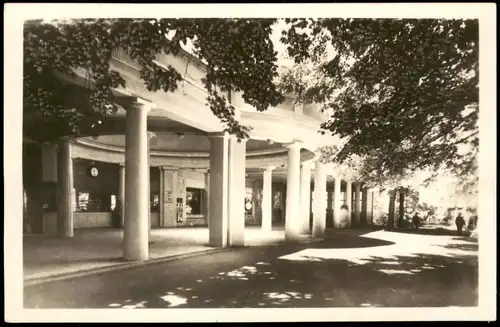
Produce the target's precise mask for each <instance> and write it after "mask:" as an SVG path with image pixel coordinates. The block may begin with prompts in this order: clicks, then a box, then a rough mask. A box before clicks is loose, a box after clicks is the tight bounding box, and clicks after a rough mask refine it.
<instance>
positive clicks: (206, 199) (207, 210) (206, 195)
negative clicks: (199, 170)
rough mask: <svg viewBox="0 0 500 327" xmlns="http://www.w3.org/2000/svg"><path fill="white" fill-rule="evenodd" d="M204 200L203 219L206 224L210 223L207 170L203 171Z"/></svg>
mask: <svg viewBox="0 0 500 327" xmlns="http://www.w3.org/2000/svg"><path fill="white" fill-rule="evenodd" d="M203 200H204V202H205V208H204V210H205V211H204V212H205V220H206V222H207V225H209V224H210V172H209V171H207V172H206V173H205V198H204V199H203Z"/></svg>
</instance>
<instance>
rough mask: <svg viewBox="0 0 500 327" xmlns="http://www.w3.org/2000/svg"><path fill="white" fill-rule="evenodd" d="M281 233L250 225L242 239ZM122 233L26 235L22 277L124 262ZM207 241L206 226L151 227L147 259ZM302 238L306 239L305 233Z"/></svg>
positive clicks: (277, 237)
mask: <svg viewBox="0 0 500 327" xmlns="http://www.w3.org/2000/svg"><path fill="white" fill-rule="evenodd" d="M284 235H285V234H284V230H283V229H282V228H276V229H274V230H273V231H270V232H262V231H261V229H260V228H258V227H249V228H246V230H245V243H246V244H247V245H250V246H254V245H266V244H267V245H271V244H279V243H282V242H283V241H284V237H285V236H284ZM122 237H123V232H122V230H119V229H108V228H99V229H77V230H75V236H74V237H73V238H70V239H61V238H56V237H48V236H41V235H25V236H24V238H23V264H24V280H25V282H31V281H36V280H39V279H46V278H49V277H52V276H55V275H63V274H71V273H76V272H79V271H82V270H93V269H102V268H107V267H112V266H120V265H125V264H127V263H126V262H125V261H124V260H123V253H122V247H121V240H122ZM207 241H208V229H207V228H164V229H153V230H152V232H151V244H150V251H149V252H150V259H153V260H154V259H160V258H165V257H171V256H176V255H183V254H190V253H197V252H205V251H210V250H214V248H212V247H209V246H208V245H207ZM304 241H308V237H307V236H305V237H304Z"/></svg>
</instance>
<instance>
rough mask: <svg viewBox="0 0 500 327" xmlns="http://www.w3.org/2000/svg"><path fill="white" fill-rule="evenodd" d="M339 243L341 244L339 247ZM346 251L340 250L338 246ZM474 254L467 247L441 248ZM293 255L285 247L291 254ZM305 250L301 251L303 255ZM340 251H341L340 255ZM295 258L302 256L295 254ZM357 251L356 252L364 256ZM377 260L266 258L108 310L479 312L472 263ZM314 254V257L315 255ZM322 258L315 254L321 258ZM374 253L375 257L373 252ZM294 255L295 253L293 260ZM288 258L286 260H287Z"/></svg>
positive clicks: (461, 259)
mask: <svg viewBox="0 0 500 327" xmlns="http://www.w3.org/2000/svg"><path fill="white" fill-rule="evenodd" d="M341 238H342V242H337V241H338V240H340V239H341ZM345 242H347V243H350V244H347V245H346V244H341V243H345ZM377 244H378V245H386V244H394V243H392V242H387V241H381V240H375V239H369V238H363V237H356V236H350V237H349V236H341V235H337V236H336V237H334V238H330V239H328V240H326V241H324V242H320V243H315V244H312V245H310V246H309V250H315V249H319V250H320V252H321V251H323V250H328V249H332V250H334V249H340V250H334V251H340V252H342V251H349V253H354V254H355V253H356V249H355V248H356V247H363V246H365V247H368V246H377ZM439 246H442V247H445V248H449V249H450V250H455V249H461V250H465V251H477V248H474V247H473V246H472V245H470V244H460V246H456V244H450V246H449V247H448V245H439ZM292 249H293V248H292V247H290V251H288V253H290V252H291V250H292ZM302 249H304V248H302ZM343 249H345V250H343ZM293 250H294V251H295V250H300V249H298V248H297V249H293ZM361 250H362V249H360V251H361ZM378 251H379V252H378V253H379V254H378V255H371V256H369V257H367V258H364V260H362V261H354V260H349V259H338V258H325V257H324V256H323V257H322V256H315V255H314V254H311V255H307V256H302V257H301V259H300V260H294V259H288V260H284V259H283V258H284V257H286V256H287V255H285V256H281V257H273V258H267V259H266V260H263V261H259V262H255V263H254V264H251V265H246V266H243V267H240V268H238V269H234V270H231V271H222V272H219V273H218V274H216V275H213V276H210V277H208V278H206V279H203V280H195V281H192V282H188V283H185V284H184V285H182V286H178V287H173V288H170V289H161V290H160V289H158V290H156V293H155V294H149V293H148V294H144V295H143V297H142V298H135V299H129V300H126V301H125V302H120V301H117V302H114V303H107V304H106V306H107V307H108V308H169V307H176V308H188V307H189V308H257V307H446V306H477V297H478V295H477V286H478V269H477V265H478V263H477V256H475V255H473V254H472V255H464V254H460V252H459V251H458V252H456V253H455V254H450V253H448V252H447V253H446V254H443V255H435V254H428V253H411V254H410V253H409V254H408V255H400V254H396V255H389V256H384V255H383V254H384V247H381V248H380V250H378ZM311 253H314V251H312V252H311ZM318 253H319V252H318ZM375 253H377V252H375ZM292 254H293V253H292ZM288 256H289V255H288Z"/></svg>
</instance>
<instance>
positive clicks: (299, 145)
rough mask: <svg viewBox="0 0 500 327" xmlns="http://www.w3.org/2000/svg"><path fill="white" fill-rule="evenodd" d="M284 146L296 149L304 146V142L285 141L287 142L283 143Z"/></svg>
mask: <svg viewBox="0 0 500 327" xmlns="http://www.w3.org/2000/svg"><path fill="white" fill-rule="evenodd" d="M283 146H284V147H285V148H287V149H296V148H299V149H300V148H302V147H303V146H304V143H302V142H300V141H293V142H290V143H285V144H283Z"/></svg>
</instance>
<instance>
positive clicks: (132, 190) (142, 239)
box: [123, 104, 150, 261]
mask: <svg viewBox="0 0 500 327" xmlns="http://www.w3.org/2000/svg"><path fill="white" fill-rule="evenodd" d="M148 111H149V105H147V104H136V105H135V106H131V107H130V108H127V113H126V127H125V167H127V168H126V170H125V221H124V233H123V253H124V257H125V259H127V260H132V261H142V260H147V259H148V257H149V248H148V242H149V238H148V234H149V226H148V222H149V214H150V208H149V194H148V192H149V159H148V131H147V113H148Z"/></svg>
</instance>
